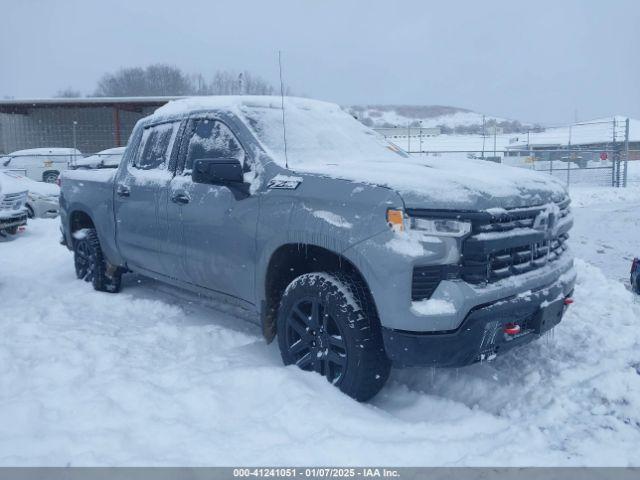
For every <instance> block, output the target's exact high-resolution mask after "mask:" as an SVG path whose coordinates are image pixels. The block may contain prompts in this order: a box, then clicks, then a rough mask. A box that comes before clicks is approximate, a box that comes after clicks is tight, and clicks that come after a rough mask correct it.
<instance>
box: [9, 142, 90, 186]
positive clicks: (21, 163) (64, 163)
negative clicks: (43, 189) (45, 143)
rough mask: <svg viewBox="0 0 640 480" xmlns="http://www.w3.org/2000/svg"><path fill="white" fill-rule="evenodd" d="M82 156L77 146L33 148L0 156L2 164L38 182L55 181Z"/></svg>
mask: <svg viewBox="0 0 640 480" xmlns="http://www.w3.org/2000/svg"><path fill="white" fill-rule="evenodd" d="M79 158H82V153H80V151H79V150H77V149H75V148H31V149H29V150H18V151H17V152H13V153H10V154H8V155H5V156H3V157H0V166H2V167H4V168H6V169H9V170H14V171H17V172H20V173H23V174H24V175H25V176H26V177H28V178H30V179H32V180H36V181H38V182H47V183H55V182H56V180H57V179H58V176H59V175H60V172H62V171H63V170H67V169H68V168H69V165H70V164H72V163H73V162H75V161H76V160H77V159H79Z"/></svg>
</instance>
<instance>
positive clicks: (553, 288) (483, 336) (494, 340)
mask: <svg viewBox="0 0 640 480" xmlns="http://www.w3.org/2000/svg"><path fill="white" fill-rule="evenodd" d="M574 283H575V277H572V278H570V279H568V280H567V279H561V280H558V281H556V282H554V283H553V284H551V285H549V286H547V287H544V288H541V289H539V290H536V291H532V292H530V293H528V294H527V295H514V296H512V297H509V298H504V299H501V300H498V301H495V302H491V303H488V304H484V305H479V306H477V307H475V308H473V309H472V310H471V311H470V312H469V313H468V314H467V316H466V317H465V319H464V321H463V322H462V324H461V325H460V327H458V328H457V329H455V330H452V331H442V332H433V333H425V332H408V331H404V330H394V329H391V328H384V327H383V328H382V336H383V340H384V346H385V350H386V352H387V356H388V357H389V358H390V359H391V361H392V363H393V364H394V366H397V367H408V366H425V365H431V366H439V367H459V366H464V365H469V364H471V363H474V362H478V361H481V360H483V359H490V358H492V357H493V356H495V355H497V354H501V353H504V352H506V351H508V350H510V349H511V348H513V347H516V346H519V345H523V344H526V343H529V342H531V341H532V340H535V339H537V338H539V337H540V336H541V335H542V334H544V333H545V332H547V331H549V330H550V329H551V328H553V327H555V326H556V325H557V324H558V323H560V321H561V320H562V316H563V314H564V312H565V310H566V309H567V305H566V304H565V299H566V298H568V297H570V296H571V293H572V292H573V287H574ZM507 324H516V325H518V326H519V327H520V332H519V333H518V334H515V335H509V334H506V333H504V330H505V326H506V325H507Z"/></svg>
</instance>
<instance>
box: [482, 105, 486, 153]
mask: <svg viewBox="0 0 640 480" xmlns="http://www.w3.org/2000/svg"><path fill="white" fill-rule="evenodd" d="M485 139H486V137H485V123H484V115H482V160H484V142H485Z"/></svg>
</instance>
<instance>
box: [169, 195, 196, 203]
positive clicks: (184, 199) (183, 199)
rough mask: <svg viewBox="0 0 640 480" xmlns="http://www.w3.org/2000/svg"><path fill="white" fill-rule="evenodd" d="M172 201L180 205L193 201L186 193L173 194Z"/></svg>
mask: <svg viewBox="0 0 640 480" xmlns="http://www.w3.org/2000/svg"><path fill="white" fill-rule="evenodd" d="M171 201H172V202H173V203H177V204H179V205H186V204H187V203H189V202H190V201H191V199H190V198H189V195H187V194H186V193H176V194H175V195H172V196H171Z"/></svg>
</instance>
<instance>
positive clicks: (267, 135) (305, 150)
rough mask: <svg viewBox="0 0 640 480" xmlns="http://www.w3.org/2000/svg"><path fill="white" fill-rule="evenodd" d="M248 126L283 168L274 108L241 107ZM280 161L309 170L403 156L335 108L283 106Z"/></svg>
mask: <svg viewBox="0 0 640 480" xmlns="http://www.w3.org/2000/svg"><path fill="white" fill-rule="evenodd" d="M241 111H242V114H243V116H244V119H245V121H246V123H247V125H248V127H249V128H250V129H251V130H252V131H253V133H254V134H255V135H256V137H257V138H258V139H259V140H260V142H261V143H262V144H263V146H264V147H265V148H266V149H267V150H268V152H269V153H270V154H271V155H272V156H273V157H274V160H275V161H276V162H278V163H279V164H280V165H285V145H284V131H283V128H282V127H283V122H282V109H281V108H279V105H278V106H277V107H276V106H275V105H273V106H248V105H244V106H242V107H241ZM284 125H285V126H286V139H287V145H286V156H287V159H288V164H289V167H290V168H293V169H295V168H296V167H308V166H309V165H311V164H323V165H331V164H336V165H337V164H344V163H361V162H369V161H383V160H386V161H397V160H399V159H400V158H407V157H408V155H407V154H406V153H405V152H404V151H402V150H401V149H400V148H399V147H397V146H396V145H394V144H392V143H389V142H387V141H386V140H385V139H384V138H383V137H382V136H381V135H379V134H377V133H375V132H374V131H373V130H371V129H369V128H367V127H365V126H364V125H362V124H361V123H360V122H358V121H357V120H356V119H354V118H353V117H352V116H351V115H348V114H347V113H345V112H344V111H342V110H341V109H340V108H339V107H338V106H335V105H331V104H322V103H320V102H313V103H312V102H309V105H308V106H307V105H305V102H304V101H299V100H298V101H291V100H290V99H286V100H285V124H284Z"/></svg>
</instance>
